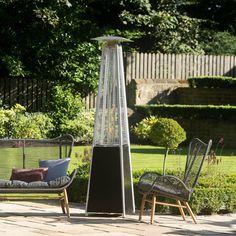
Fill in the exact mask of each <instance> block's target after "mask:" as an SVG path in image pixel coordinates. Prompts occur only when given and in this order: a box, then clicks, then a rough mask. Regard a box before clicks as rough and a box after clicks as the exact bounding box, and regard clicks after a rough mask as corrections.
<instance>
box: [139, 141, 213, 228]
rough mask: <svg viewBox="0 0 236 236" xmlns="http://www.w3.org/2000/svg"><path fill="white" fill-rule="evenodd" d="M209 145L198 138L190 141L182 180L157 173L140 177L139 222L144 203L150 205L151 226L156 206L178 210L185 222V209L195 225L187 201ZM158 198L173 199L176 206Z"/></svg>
mask: <svg viewBox="0 0 236 236" xmlns="http://www.w3.org/2000/svg"><path fill="white" fill-rule="evenodd" d="M211 145H212V141H211V140H209V142H208V144H206V143H204V142H202V141H201V140H199V139H198V138H194V139H192V140H191V142H190V144H189V147H188V154H187V159H186V165H185V172H184V176H183V178H182V179H180V178H178V177H176V176H173V175H161V174H159V173H157V172H146V173H144V174H143V175H142V176H141V177H140V180H139V183H138V189H139V192H140V193H141V194H142V195H143V197H142V201H141V206H140V214H139V220H140V221H141V220H142V215H143V211H144V207H145V203H146V202H148V203H150V204H151V220H150V223H151V224H153V222H154V215H155V206H156V204H160V205H164V206H171V207H177V208H179V211H180V214H181V216H182V217H183V219H184V220H186V215H185V212H184V209H187V212H188V213H189V215H190V216H191V218H192V220H193V222H194V223H195V224H196V223H197V221H196V218H195V216H194V214H193V212H192V210H191V208H190V206H189V204H188V201H189V200H190V197H191V194H192V192H193V189H194V187H195V186H196V184H197V180H198V177H199V175H200V171H201V169H202V165H203V162H204V159H205V157H206V156H207V155H208V152H209V150H210V148H211ZM159 196H162V197H165V198H167V199H173V200H175V201H176V204H175V203H169V202H161V201H158V200H157V197H159Z"/></svg>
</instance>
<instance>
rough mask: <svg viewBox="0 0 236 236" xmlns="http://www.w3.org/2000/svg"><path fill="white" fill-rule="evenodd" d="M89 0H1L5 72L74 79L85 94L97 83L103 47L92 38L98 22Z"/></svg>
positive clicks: (0, 53) (0, 57) (0, 64)
mask: <svg viewBox="0 0 236 236" xmlns="http://www.w3.org/2000/svg"><path fill="white" fill-rule="evenodd" d="M85 11H86V3H85V1H78V0H70V2H69V1H68V0H57V1H39V0H24V1H19V0H11V1H8V0H3V1H1V2H0V27H1V31H0V76H2V77H12V78H14V77H18V76H24V77H25V76H28V77H29V78H34V77H37V78H40V79H49V80H54V81H56V82H57V83H58V82H59V83H61V84H70V85H71V88H74V90H75V92H77V93H81V94H82V96H85V95H87V94H88V93H89V92H91V91H94V90H95V89H96V87H97V71H98V59H99V58H98V55H99V54H98V47H97V44H93V43H92V42H91V41H90V40H89V41H90V43H87V41H88V39H90V38H89V37H90V36H91V32H93V33H96V31H97V30H96V26H94V25H93V24H92V22H91V21H89V20H88V19H86V18H83V17H84V13H85Z"/></svg>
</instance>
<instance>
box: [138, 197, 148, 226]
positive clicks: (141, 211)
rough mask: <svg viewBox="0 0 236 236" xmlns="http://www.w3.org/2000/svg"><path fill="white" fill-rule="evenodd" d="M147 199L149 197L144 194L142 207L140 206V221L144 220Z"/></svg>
mask: <svg viewBox="0 0 236 236" xmlns="http://www.w3.org/2000/svg"><path fill="white" fill-rule="evenodd" d="M146 197H147V194H146V193H144V194H143V197H142V202H141V206H140V212H139V221H141V220H142V216H143V210H144V206H145V201H146Z"/></svg>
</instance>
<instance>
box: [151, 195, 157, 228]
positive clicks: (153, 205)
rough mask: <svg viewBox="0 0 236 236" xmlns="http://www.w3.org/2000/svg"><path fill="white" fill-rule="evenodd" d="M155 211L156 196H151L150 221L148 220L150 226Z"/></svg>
mask: <svg viewBox="0 0 236 236" xmlns="http://www.w3.org/2000/svg"><path fill="white" fill-rule="evenodd" d="M155 209H156V196H155V195H153V197H152V208H151V220H150V223H151V224H153V223H154V215H155Z"/></svg>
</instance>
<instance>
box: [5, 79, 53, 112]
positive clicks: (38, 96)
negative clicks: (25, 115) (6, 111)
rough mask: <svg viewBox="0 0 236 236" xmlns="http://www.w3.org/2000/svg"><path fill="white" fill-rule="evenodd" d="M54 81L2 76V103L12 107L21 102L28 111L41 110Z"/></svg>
mask: <svg viewBox="0 0 236 236" xmlns="http://www.w3.org/2000/svg"><path fill="white" fill-rule="evenodd" d="M51 85H52V83H51V82H50V81H48V80H39V79H30V78H11V79H7V78H0V104H1V103H2V104H3V105H4V106H6V107H11V106H12V105H14V104H15V103H19V104H21V105H23V106H25V107H26V108H27V110H28V111H40V110H43V109H44V106H45V104H46V102H47V100H48V97H49V96H48V94H49V93H50V88H51Z"/></svg>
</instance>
